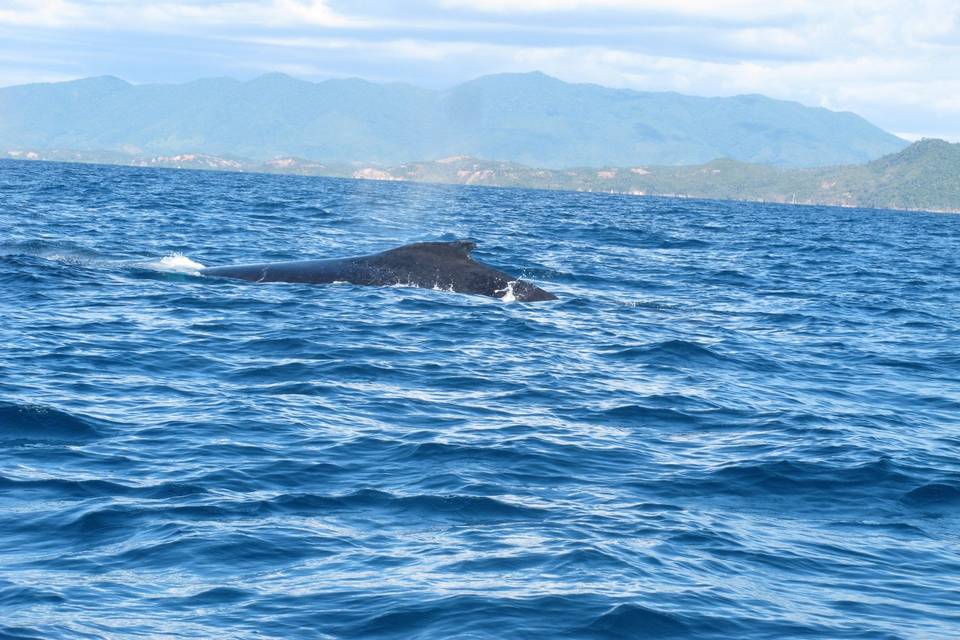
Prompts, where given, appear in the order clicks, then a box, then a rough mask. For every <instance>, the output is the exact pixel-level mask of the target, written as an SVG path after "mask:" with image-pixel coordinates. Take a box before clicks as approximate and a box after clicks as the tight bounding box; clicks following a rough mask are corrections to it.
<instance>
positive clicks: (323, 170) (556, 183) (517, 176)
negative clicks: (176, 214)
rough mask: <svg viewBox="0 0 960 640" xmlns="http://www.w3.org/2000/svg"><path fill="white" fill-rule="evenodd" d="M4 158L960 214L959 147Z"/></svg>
mask: <svg viewBox="0 0 960 640" xmlns="http://www.w3.org/2000/svg"><path fill="white" fill-rule="evenodd" d="M0 158H5V159H10V160H29V161H53V162H76V163H86V164H112V165H122V166H133V167H157V168H174V169H195V170H206V171H228V172H245V173H272V174H288V175H303V176H320V177H335V178H350V179H357V180H386V181H404V182H418V183H431V184H459V185H475V186H488V187H516V188H527V189H551V190H561V191H580V192H592V193H612V194H623V195H634V196H666V197H681V198H704V199H716V200H739V201H745V202H772V203H780V204H798V205H827V206H840V207H864V208H876V209H894V210H904V211H930V212H937V213H960V144H951V143H948V142H944V141H942V140H934V139H925V140H921V141H919V142H916V143H914V144H912V145H910V146H909V147H907V148H906V149H904V150H903V151H901V152H899V153H894V154H890V155H887V156H884V157H882V158H879V159H877V160H874V161H872V162H868V163H865V164H858V165H844V166H837V167H817V168H785V167H772V166H769V165H761V164H750V163H745V162H738V161H734V160H727V159H720V160H715V161H712V162H708V163H706V164H701V165H686V166H657V165H648V166H635V167H592V168H587V167H577V168H569V169H544V168H535V167H528V166H525V165H522V164H518V163H515V162H505V161H494V160H482V159H478V158H472V157H468V156H453V157H447V158H440V159H436V160H427V161H421V162H407V163H403V164H400V165H395V166H376V165H367V164H361V163H324V162H319V161H314V160H307V159H303V158H294V157H281V158H275V159H273V160H269V161H266V162H259V161H254V160H249V159H243V158H227V157H221V156H215V155H210V154H202V153H183V154H177V155H170V156H162V155H160V156H156V155H155V156H146V155H137V154H126V153H122V152H112V151H102V152H97V151H67V150H39V149H37V150H31V149H10V150H6V151H2V152H0Z"/></svg>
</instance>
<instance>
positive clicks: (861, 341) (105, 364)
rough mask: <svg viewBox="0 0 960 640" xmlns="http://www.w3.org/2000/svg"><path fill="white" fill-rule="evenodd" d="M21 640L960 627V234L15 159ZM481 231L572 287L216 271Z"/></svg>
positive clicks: (3, 625) (848, 633)
mask: <svg viewBox="0 0 960 640" xmlns="http://www.w3.org/2000/svg"><path fill="white" fill-rule="evenodd" d="M0 229H2V231H0V637H2V638H71V639H73V638H134V637H136V638H201V637H217V638H281V637H287V638H424V639H425V638H430V639H434V638H437V639H442V638H661V637H671V638H674V637H675V638H743V639H754V638H795V637H796V638H801V637H802V638H955V637H960V543H958V540H960V319H958V310H960V258H958V256H960V251H958V249H960V217H957V216H949V215H933V214H924V213H904V212H883V211H870V210H855V209H836V208H816V207H786V206H774V205H757V204H744V203H734V202H707V201H695V200H676V199H657V198H636V197H621V196H614V195H604V194H582V193H560V192H544V191H525V190H508V189H484V188H469V187H468V188H463V187H447V186H427V185H413V184H402V183H400V184H398V183H383V182H364V181H345V180H332V179H319V178H303V177H293V176H262V175H240V174H224V173H201V172H189V171H170V170H152V169H134V168H120V167H98V166H81V165H66V164H40V163H25V162H0ZM456 238H473V239H476V240H477V241H478V242H479V247H478V249H477V251H476V252H475V256H476V257H477V258H478V259H480V260H482V261H485V262H488V263H490V264H492V265H494V266H497V267H500V268H502V269H504V270H507V271H509V272H513V273H518V274H522V275H523V276H524V277H526V278H529V279H532V280H534V281H536V282H537V283H538V284H541V285H543V286H544V287H545V288H547V289H549V290H551V291H553V292H555V293H556V294H557V295H558V296H559V297H560V299H559V300H558V301H556V302H547V303H537V304H522V303H507V302H503V301H500V300H495V299H488V298H482V297H474V296H466V295H460V294H453V293H442V292H435V291H428V290H420V289H411V288H361V287H354V286H351V285H328V286H311V285H292V284H269V285H266V284H263V285H256V284H251V283H247V282H242V281H227V280H214V279H207V278H203V277H200V276H197V275H194V270H195V268H196V265H197V263H200V264H205V265H217V264H230V263H237V262H250V261H270V260H282V259H301V258H306V257H338V256H344V255H352V254H359V253H367V252H370V251H374V250H380V249H385V248H389V247H392V246H396V245H399V244H402V243H405V242H410V241H417V240H450V239H456Z"/></svg>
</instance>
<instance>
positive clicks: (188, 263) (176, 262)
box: [143, 253, 206, 276]
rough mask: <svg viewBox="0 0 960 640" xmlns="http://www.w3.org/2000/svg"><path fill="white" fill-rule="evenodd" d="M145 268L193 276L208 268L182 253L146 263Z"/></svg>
mask: <svg viewBox="0 0 960 640" xmlns="http://www.w3.org/2000/svg"><path fill="white" fill-rule="evenodd" d="M143 266H144V267H146V268H147V269H155V270H157V271H166V272H168V273H185V274H188V275H192V276H198V275H200V270H201V269H205V268H206V265H204V264H201V263H199V262H197V261H195V260H191V259H190V258H188V257H187V256H185V255H183V254H182V253H172V254H170V255H168V256H164V257H162V258H160V259H159V260H154V261H151V262H145V263H143Z"/></svg>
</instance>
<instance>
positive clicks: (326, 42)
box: [0, 0, 960, 141]
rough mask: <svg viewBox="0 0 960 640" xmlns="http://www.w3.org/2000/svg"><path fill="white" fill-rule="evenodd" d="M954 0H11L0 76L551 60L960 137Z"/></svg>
mask: <svg viewBox="0 0 960 640" xmlns="http://www.w3.org/2000/svg"><path fill="white" fill-rule="evenodd" d="M958 69H960V0H910V1H901V0H896V1H894V0H832V1H829V2H828V1H825V0H773V1H771V0H592V1H587V0H408V1H403V2H400V1H396V0H394V1H389V0H351V1H346V0H0V86H8V85H14V84H23V83H28V82H52V81H59V80H69V79H75V78H81V77H87V76H96V75H115V76H118V77H121V78H123V79H125V80H128V81H130V82H134V83H150V82H186V81H189V80H195V79H197V78H203V77H212V76H230V77H234V78H239V79H248V78H253V77H256V76H257V75H260V74H263V73H266V72H282V73H287V74H289V75H292V76H294V77H297V78H301V79H305V80H324V79H327V78H336V77H352V76H359V77H362V78H366V79H368V80H374V81H389V82H394V81H396V82H407V83H411V84H416V85H419V86H425V87H432V88H446V87H450V86H453V85H455V84H457V83H459V82H463V81H466V80H469V79H472V78H475V77H477V76H480V75H484V74H489V73H500V72H510V71H521V72H522V71H534V70H539V71H543V72H544V73H547V74H550V75H552V76H555V77H558V78H560V79H562V80H566V81H568V82H592V83H597V84H602V85H606V86H612V87H621V88H632V89H637V90H644V91H678V92H681V93H687V94H693V95H703V96H729V95H737V94H744V93H761V94H764V95H767V96H770V97H773V98H781V99H786V100H796V101H799V102H802V103H804V104H807V105H811V106H823V107H827V108H829V109H834V110H841V111H853V112H855V113H858V114H860V115H862V116H864V117H865V118H867V119H868V120H870V121H871V122H873V123H874V124H876V125H878V126H880V127H882V128H884V129H886V130H888V131H891V132H893V133H896V134H898V135H901V136H903V137H905V138H908V139H918V138H920V137H939V138H945V139H947V140H951V141H960V71H958Z"/></svg>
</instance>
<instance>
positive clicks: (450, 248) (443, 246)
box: [387, 240, 477, 258]
mask: <svg viewBox="0 0 960 640" xmlns="http://www.w3.org/2000/svg"><path fill="white" fill-rule="evenodd" d="M476 247H477V243H476V242H473V241H471V240H453V241H451V242H414V243H413V244H405V245H403V246H402V247H397V248H396V249H391V250H390V251H388V252H387V253H394V252H398V253H399V252H402V253H419V254H430V255H436V256H447V257H454V256H458V257H463V258H469V257H470V252H471V251H473V250H474V249H475V248H476Z"/></svg>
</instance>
